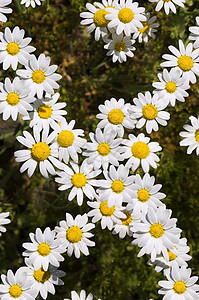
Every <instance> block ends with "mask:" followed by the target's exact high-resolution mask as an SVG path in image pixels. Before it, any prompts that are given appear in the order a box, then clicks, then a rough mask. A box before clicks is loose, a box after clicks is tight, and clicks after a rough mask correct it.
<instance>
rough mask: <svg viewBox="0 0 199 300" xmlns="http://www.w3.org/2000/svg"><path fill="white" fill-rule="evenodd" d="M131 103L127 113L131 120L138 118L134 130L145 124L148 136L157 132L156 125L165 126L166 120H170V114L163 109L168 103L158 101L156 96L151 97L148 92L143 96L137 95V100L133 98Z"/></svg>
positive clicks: (157, 127)
mask: <svg viewBox="0 0 199 300" xmlns="http://www.w3.org/2000/svg"><path fill="white" fill-rule="evenodd" d="M133 102H134V105H131V107H130V108H129V113H130V118H132V119H133V120H135V119H138V118H140V119H139V121H138V122H137V124H136V128H142V127H143V126H144V125H145V124H146V132H147V133H149V134H150V133H151V132H152V130H154V131H158V129H159V126H158V123H159V124H160V125H163V126H166V125H167V121H166V120H169V119H170V114H169V113H168V112H166V111H163V109H164V108H165V107H166V106H167V104H168V103H167V102H165V101H163V99H160V98H159V95H158V94H155V95H153V96H152V95H151V93H150V92H146V93H145V95H144V94H142V93H138V98H134V99H133Z"/></svg>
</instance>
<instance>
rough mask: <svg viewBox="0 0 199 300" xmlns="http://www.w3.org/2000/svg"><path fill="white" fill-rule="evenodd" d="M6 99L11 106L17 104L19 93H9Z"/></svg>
mask: <svg viewBox="0 0 199 300" xmlns="http://www.w3.org/2000/svg"><path fill="white" fill-rule="evenodd" d="M6 101H7V102H8V104H10V105H11V106H15V105H17V104H18V103H19V101H20V98H19V95H18V94H17V93H14V92H12V93H9V94H8V95H7V97H6Z"/></svg>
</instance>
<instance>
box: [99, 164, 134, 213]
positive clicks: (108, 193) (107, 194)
mask: <svg viewBox="0 0 199 300" xmlns="http://www.w3.org/2000/svg"><path fill="white" fill-rule="evenodd" d="M103 173H104V177H105V179H106V180H98V182H97V183H98V186H99V188H98V189H97V193H99V195H100V198H101V201H106V200H108V207H110V208H111V207H112V206H113V205H118V206H121V205H122V202H123V201H124V202H129V201H130V200H131V196H132V184H133V183H134V179H135V176H134V175H131V176H129V168H127V167H125V166H124V165H119V167H118V168H117V170H116V168H115V167H114V166H113V165H111V166H110V168H109V170H104V172H103Z"/></svg>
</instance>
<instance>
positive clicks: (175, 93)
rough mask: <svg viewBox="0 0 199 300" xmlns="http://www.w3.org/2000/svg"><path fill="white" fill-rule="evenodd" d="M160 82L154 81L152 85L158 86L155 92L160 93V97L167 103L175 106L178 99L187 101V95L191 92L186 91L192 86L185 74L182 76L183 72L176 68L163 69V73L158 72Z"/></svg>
mask: <svg viewBox="0 0 199 300" xmlns="http://www.w3.org/2000/svg"><path fill="white" fill-rule="evenodd" d="M158 78H159V80H160V82H154V83H153V84H152V86H153V87H154V88H156V89H155V90H154V91H153V93H154V94H158V96H159V98H163V99H164V101H165V103H167V104H169V103H170V104H171V105H172V106H175V102H176V100H178V101H180V102H185V97H188V96H189V94H188V93H187V92H186V90H188V89H189V88H190V85H189V84H188V82H187V80H186V79H185V77H184V76H182V77H181V72H180V71H179V70H176V69H171V71H170V72H169V71H168V70H167V69H164V70H163V73H159V74H158Z"/></svg>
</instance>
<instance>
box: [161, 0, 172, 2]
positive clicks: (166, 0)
mask: <svg viewBox="0 0 199 300" xmlns="http://www.w3.org/2000/svg"><path fill="white" fill-rule="evenodd" d="M163 1H164V2H170V1H171V0H163Z"/></svg>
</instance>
